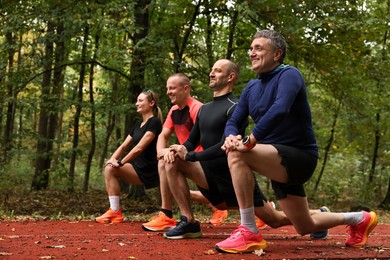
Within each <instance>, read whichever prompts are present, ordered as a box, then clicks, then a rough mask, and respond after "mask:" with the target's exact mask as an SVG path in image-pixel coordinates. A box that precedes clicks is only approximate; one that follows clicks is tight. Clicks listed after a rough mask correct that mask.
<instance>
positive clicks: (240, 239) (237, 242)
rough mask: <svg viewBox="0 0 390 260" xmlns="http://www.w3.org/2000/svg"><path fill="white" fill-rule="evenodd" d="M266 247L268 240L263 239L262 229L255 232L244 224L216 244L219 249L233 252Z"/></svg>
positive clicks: (251, 250) (250, 250)
mask: <svg viewBox="0 0 390 260" xmlns="http://www.w3.org/2000/svg"><path fill="white" fill-rule="evenodd" d="M266 247H267V242H266V241H265V240H264V239H263V236H262V235H261V233H260V231H259V232H258V233H257V234H254V233H253V232H252V231H250V230H249V229H248V228H246V227H245V226H242V225H240V226H239V227H238V229H236V230H234V231H233V232H232V233H231V235H230V237H229V238H227V239H225V240H224V241H222V242H219V243H218V244H216V245H215V248H216V249H217V250H218V251H220V252H226V253H233V254H236V253H245V252H253V251H255V250H259V249H265V248H266Z"/></svg>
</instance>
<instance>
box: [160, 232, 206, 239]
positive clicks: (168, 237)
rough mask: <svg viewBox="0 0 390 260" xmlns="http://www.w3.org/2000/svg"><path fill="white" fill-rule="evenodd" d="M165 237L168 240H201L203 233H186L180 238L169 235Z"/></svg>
mask: <svg viewBox="0 0 390 260" xmlns="http://www.w3.org/2000/svg"><path fill="white" fill-rule="evenodd" d="M164 237H165V238H167V239H184V238H201V237H202V232H196V233H186V234H183V235H179V236H167V234H164Z"/></svg>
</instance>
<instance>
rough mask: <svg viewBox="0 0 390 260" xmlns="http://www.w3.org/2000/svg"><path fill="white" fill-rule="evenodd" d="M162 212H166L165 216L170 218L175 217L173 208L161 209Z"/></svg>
mask: <svg viewBox="0 0 390 260" xmlns="http://www.w3.org/2000/svg"><path fill="white" fill-rule="evenodd" d="M161 211H162V213H164V214H165V216H167V217H168V218H172V217H173V213H172V210H168V209H161Z"/></svg>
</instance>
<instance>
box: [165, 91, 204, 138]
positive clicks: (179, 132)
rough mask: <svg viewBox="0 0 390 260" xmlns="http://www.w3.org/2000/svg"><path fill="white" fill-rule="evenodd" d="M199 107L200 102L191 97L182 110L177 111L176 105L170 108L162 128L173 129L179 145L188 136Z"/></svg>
mask: <svg viewBox="0 0 390 260" xmlns="http://www.w3.org/2000/svg"><path fill="white" fill-rule="evenodd" d="M201 106H202V102H200V101H199V100H197V99H195V98H193V97H191V98H189V99H188V102H187V104H186V106H185V107H184V108H183V109H179V107H178V106H177V105H174V106H172V107H171V109H170V110H169V112H168V115H167V118H166V120H165V122H164V125H163V127H166V128H169V129H173V130H174V131H175V133H176V136H177V139H178V140H179V143H180V144H183V143H184V142H185V141H186V140H187V138H188V136H189V135H190V132H191V129H192V127H193V126H194V124H195V121H196V116H197V115H198V111H199V109H200V107H201Z"/></svg>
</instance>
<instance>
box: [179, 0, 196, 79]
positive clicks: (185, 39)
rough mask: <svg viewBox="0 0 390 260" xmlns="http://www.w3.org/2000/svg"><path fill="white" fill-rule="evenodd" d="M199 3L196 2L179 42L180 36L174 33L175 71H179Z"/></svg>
mask: <svg viewBox="0 0 390 260" xmlns="http://www.w3.org/2000/svg"><path fill="white" fill-rule="evenodd" d="M201 4H202V1H199V2H198V3H197V5H196V6H195V10H194V12H193V14H192V17H191V20H190V21H189V25H188V27H187V26H186V28H187V30H186V31H185V32H184V36H183V39H181V40H182V42H181V44H180V42H179V40H180V38H179V37H177V35H175V37H174V39H173V41H174V44H175V48H176V51H175V61H174V62H175V63H174V67H175V72H180V70H181V69H180V67H181V63H182V61H183V55H184V52H185V49H186V47H187V43H188V40H189V38H190V34H191V32H192V28H193V27H194V25H195V22H196V18H197V17H198V15H199V10H200V6H201Z"/></svg>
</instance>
